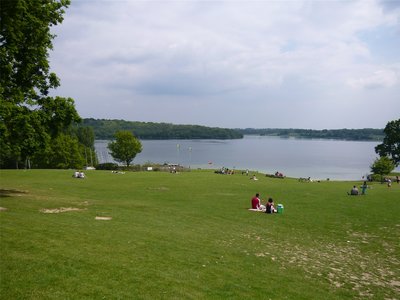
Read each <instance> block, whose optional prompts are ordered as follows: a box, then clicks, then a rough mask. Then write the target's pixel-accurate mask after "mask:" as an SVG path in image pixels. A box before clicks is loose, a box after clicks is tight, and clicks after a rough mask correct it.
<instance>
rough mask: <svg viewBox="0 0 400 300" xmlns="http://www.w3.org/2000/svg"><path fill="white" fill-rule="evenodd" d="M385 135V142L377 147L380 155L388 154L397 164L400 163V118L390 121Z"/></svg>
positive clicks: (376, 149)
mask: <svg viewBox="0 0 400 300" xmlns="http://www.w3.org/2000/svg"><path fill="white" fill-rule="evenodd" d="M383 132H384V133H385V137H384V139H383V143H382V144H380V145H378V146H376V147H375V151H376V153H378V154H379V156H381V157H384V156H388V157H390V158H391V159H392V161H393V163H394V164H395V166H398V165H399V163H400V119H398V120H394V121H390V122H389V123H387V125H386V127H385V129H384V130H383Z"/></svg>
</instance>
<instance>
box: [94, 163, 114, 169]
mask: <svg viewBox="0 0 400 300" xmlns="http://www.w3.org/2000/svg"><path fill="white" fill-rule="evenodd" d="M96 169H97V170H118V169H119V166H118V165H117V164H116V163H103V164H98V165H97V166H96Z"/></svg>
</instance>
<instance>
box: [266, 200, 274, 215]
mask: <svg viewBox="0 0 400 300" xmlns="http://www.w3.org/2000/svg"><path fill="white" fill-rule="evenodd" d="M276 212H277V210H276V209H275V207H274V200H272V198H269V199H268V202H267V207H266V209H265V213H267V214H273V213H276Z"/></svg>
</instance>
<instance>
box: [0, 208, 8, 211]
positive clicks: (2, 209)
mask: <svg viewBox="0 0 400 300" xmlns="http://www.w3.org/2000/svg"><path fill="white" fill-rule="evenodd" d="M6 210H8V209H7V208H5V207H0V211H6Z"/></svg>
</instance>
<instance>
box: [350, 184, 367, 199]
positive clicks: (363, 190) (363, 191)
mask: <svg viewBox="0 0 400 300" xmlns="http://www.w3.org/2000/svg"><path fill="white" fill-rule="evenodd" d="M367 188H368V185H367V182H366V181H364V183H363V184H362V186H360V189H361V193H360V191H359V190H358V188H357V186H356V185H353V188H352V189H351V190H350V193H347V194H348V195H350V196H358V195H365V194H366V193H367Z"/></svg>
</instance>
